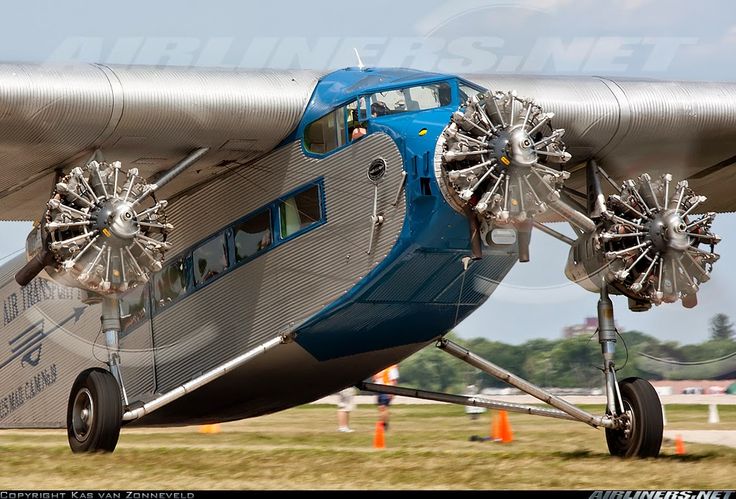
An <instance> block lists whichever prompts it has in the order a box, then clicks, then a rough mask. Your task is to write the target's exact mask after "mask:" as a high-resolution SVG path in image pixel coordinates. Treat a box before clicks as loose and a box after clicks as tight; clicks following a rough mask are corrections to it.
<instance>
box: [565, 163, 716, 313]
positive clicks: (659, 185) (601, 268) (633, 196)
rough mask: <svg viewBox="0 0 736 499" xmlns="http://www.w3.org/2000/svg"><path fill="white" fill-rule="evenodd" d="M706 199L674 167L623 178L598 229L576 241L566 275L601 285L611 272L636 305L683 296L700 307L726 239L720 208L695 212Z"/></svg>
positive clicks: (586, 283) (592, 285)
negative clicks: (675, 177)
mask: <svg viewBox="0 0 736 499" xmlns="http://www.w3.org/2000/svg"><path fill="white" fill-rule="evenodd" d="M704 201H705V197H704V196H698V195H696V194H695V193H694V192H693V191H692V189H690V187H688V183H687V181H686V180H683V181H680V182H678V183H677V184H676V185H675V184H674V183H673V181H672V176H671V175H669V174H666V175H662V177H661V178H659V179H656V180H654V179H652V178H651V177H650V175H649V174H646V173H645V174H643V175H641V176H640V177H639V178H638V179H636V180H627V181H625V182H624V183H623V185H622V186H621V187H619V188H617V192H616V193H615V194H612V195H610V196H608V198H607V200H606V202H605V207H604V208H603V209H601V210H600V216H599V217H598V224H597V227H596V230H595V232H593V233H590V234H586V235H583V236H581V237H579V238H578V240H577V241H575V243H574V244H573V246H572V249H571V251H570V256H569V258H568V263H567V267H566V269H565V274H566V275H567V277H568V278H569V279H571V280H572V281H574V282H577V283H578V284H580V285H581V286H583V287H584V288H586V289H588V290H590V291H596V292H597V291H598V290H599V288H600V283H601V282H602V281H601V279H602V278H605V280H606V281H607V282H608V283H609V286H610V287H611V288H613V289H612V290H611V291H613V292H615V293H617V294H623V295H626V296H628V297H629V298H630V306H631V307H632V308H633V309H639V310H641V309H644V310H646V309H648V308H649V307H651V304H655V305H659V304H661V303H672V302H675V301H677V300H678V299H679V300H681V301H682V304H683V305H684V306H685V307H688V308H691V307H694V306H695V305H696V304H697V298H696V293H697V291H698V288H699V286H700V284H701V283H704V282H706V281H708V280H709V279H710V273H711V271H712V268H713V264H714V263H715V262H716V261H717V260H718V258H719V256H718V254H716V253H715V252H714V249H715V248H714V247H715V245H716V244H717V243H718V242H719V241H720V240H721V238H720V237H719V236H717V235H715V234H714V233H713V232H712V231H711V226H712V224H713V220H714V219H715V213H706V214H703V215H700V216H694V215H693V213H696V212H697V211H696V210H697V209H698V207H700V206H702V203H703V202H704Z"/></svg>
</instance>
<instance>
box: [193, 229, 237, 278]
mask: <svg viewBox="0 0 736 499" xmlns="http://www.w3.org/2000/svg"><path fill="white" fill-rule="evenodd" d="M228 232H230V233H232V230H231V226H228V227H226V228H224V229H221V230H219V231H217V232H216V233H214V234H212V235H210V236H209V237H207V238H206V239H202V240H201V241H199V242H198V243H197V244H194V245H192V247H191V248H190V249H189V260H190V269H189V273H190V274H191V276H190V279H191V281H192V289H193V290H198V289H200V288H203V287H204V286H206V285H207V284H209V283H211V282H213V281H216V280H217V279H218V278H219V277H221V276H223V275H225V274H226V273H227V271H228V270H230V268H231V267H232V263H231V259H230V241H229V239H230V237H229V236H228ZM218 237H222V238H223V239H224V243H225V244H224V245H223V248H224V249H225V268H223V269H222V271H220V272H218V273H217V274H215V275H213V276H211V277H209V278H208V279H204V280H203V281H202V282H199V283H198V282H197V276H196V275H195V269H194V252H195V251H197V250H198V249H200V248H202V247H204V246H206V245H207V244H209V243H210V242H211V241H213V240H214V239H217V238H218Z"/></svg>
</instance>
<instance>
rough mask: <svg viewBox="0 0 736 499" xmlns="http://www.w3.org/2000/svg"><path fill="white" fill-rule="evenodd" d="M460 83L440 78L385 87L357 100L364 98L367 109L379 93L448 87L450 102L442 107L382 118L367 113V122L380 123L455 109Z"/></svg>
mask: <svg viewBox="0 0 736 499" xmlns="http://www.w3.org/2000/svg"><path fill="white" fill-rule="evenodd" d="M461 81H462V83H463V84H465V81H464V80H459V79H457V78H450V79H447V78H442V79H438V80H430V81H422V82H416V83H412V84H409V85H407V84H404V85H398V86H392V87H386V88H381V89H373V90H371V91H370V92H369V93H367V94H363V95H361V96H359V97H358V98H359V99H360V98H363V97H364V98H365V99H366V101H367V102H368V107H369V108H370V107H371V106H372V105H373V103H374V101H373V96H374V95H375V94H377V93H379V92H393V91H395V90H401V91H403V90H410V89H412V88H417V87H429V86H431V85H441V84H442V83H446V84H447V85H448V86H449V87H450V102H449V103H448V104H445V105H444V106H443V105H439V106H437V107H430V108H427V109H417V110H413V111H409V110H405V111H401V112H396V113H390V114H384V115H382V116H373V115H372V114H371V113H370V112H368V119H369V120H371V121H373V120H381V121H382V120H383V119H386V118H388V119H391V118H394V117H397V116H407V115H410V114H411V115H414V114H419V113H426V112H431V111H437V110H438V109H443V108H446V107H457V104H456V103H458V102H459V99H460V97H459V95H460V94H459V90H458V88H459V85H460V82H461ZM468 86H471V85H468ZM402 93H403V92H402Z"/></svg>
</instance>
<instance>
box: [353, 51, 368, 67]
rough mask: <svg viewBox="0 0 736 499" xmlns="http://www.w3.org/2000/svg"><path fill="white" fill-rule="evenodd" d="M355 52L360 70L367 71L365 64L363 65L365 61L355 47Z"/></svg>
mask: <svg viewBox="0 0 736 499" xmlns="http://www.w3.org/2000/svg"><path fill="white" fill-rule="evenodd" d="M353 50H354V51H355V57H357V58H358V68H359V69H361V70H363V69H365V64H363V59H361V58H360V54H359V53H358V49H357V48H355V47H353Z"/></svg>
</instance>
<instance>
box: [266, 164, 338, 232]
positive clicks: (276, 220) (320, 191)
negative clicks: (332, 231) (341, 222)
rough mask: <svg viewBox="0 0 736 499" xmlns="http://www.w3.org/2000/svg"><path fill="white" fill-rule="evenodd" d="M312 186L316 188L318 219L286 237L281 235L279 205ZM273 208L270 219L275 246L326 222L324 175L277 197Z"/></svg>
mask: <svg viewBox="0 0 736 499" xmlns="http://www.w3.org/2000/svg"><path fill="white" fill-rule="evenodd" d="M314 187H316V188H317V202H318V203H319V219H318V220H315V221H314V222H312V223H310V224H309V225H306V226H304V227H302V228H300V229H299V230H297V231H295V232H293V233H291V234H289V235H288V236H286V237H282V236H281V205H282V204H283V203H284V202H285V201H287V200H289V199H291V198H293V197H295V196H297V195H299V194H301V193H303V192H306V191H308V190H310V189H312V188H314ZM273 209H274V216H273V218H272V220H273V224H274V229H275V232H274V233H275V234H276V236H277V240H278V243H277V244H276V246H278V245H279V244H283V243H285V242H287V241H291V240H292V239H294V238H295V237H298V236H300V235H302V234H304V233H305V232H308V231H310V230H313V229H316V228H317V227H319V226H320V225H324V224H326V223H327V207H326V206H325V189H324V177H320V178H319V179H317V180H316V181H314V182H310V183H308V184H306V185H302V186H300V187H297V188H296V189H294V190H293V191H291V192H289V193H287V194H285V195H283V196H281V197H279V198H278V199H277V200H276V201H275V202H274V203H273Z"/></svg>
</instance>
